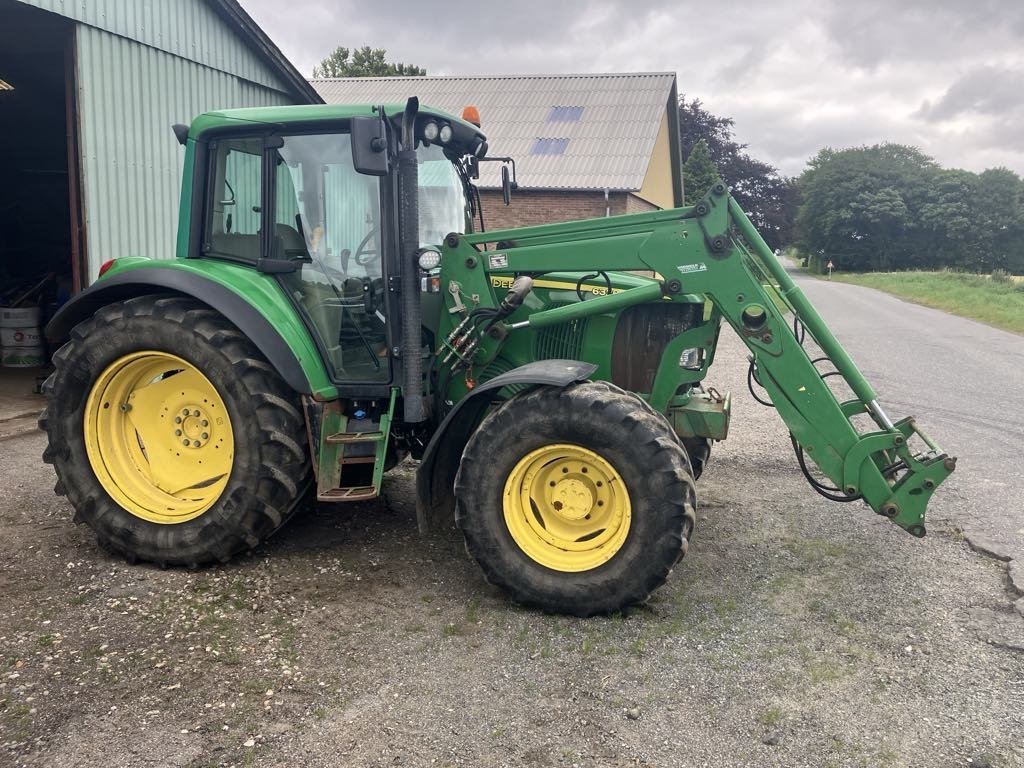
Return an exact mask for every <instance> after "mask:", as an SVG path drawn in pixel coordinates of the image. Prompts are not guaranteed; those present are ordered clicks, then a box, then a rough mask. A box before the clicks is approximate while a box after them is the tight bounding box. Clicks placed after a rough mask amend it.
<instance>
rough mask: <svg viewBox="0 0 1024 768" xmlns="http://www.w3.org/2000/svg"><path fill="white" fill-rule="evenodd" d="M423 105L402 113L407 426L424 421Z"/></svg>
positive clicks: (407, 107) (411, 106)
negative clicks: (419, 128) (419, 152)
mask: <svg viewBox="0 0 1024 768" xmlns="http://www.w3.org/2000/svg"><path fill="white" fill-rule="evenodd" d="M419 108H420V102H419V99H417V98H416V97H415V96H413V97H412V98H410V99H409V100H408V101H407V102H406V104H405V112H404V113H403V114H402V148H401V150H400V151H399V152H398V183H399V198H398V208H399V214H398V216H399V226H400V227H401V230H402V242H401V248H400V253H399V258H400V260H401V266H400V269H401V283H400V285H401V289H402V295H401V307H402V347H401V357H402V372H403V375H402V392H403V395H404V419H405V423H406V424H419V423H421V422H422V421H423V419H424V416H423V360H422V359H421V357H420V351H421V349H422V342H423V318H422V315H421V312H420V285H419V279H418V278H419V274H418V272H417V266H418V265H417V264H416V251H417V250H419V247H420V228H419V224H420V217H419V166H418V165H417V162H416V113H417V112H419Z"/></svg>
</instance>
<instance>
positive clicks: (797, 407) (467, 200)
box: [41, 99, 955, 615]
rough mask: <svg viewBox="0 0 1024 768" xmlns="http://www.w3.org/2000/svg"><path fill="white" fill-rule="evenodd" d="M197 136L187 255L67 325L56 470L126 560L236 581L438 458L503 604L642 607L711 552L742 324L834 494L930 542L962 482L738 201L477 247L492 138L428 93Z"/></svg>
mask: <svg viewBox="0 0 1024 768" xmlns="http://www.w3.org/2000/svg"><path fill="white" fill-rule="evenodd" d="M175 133H176V134H177V136H178V139H179V141H180V142H181V143H182V144H183V145H184V154H185V165H184V168H185V170H184V183H183V188H182V194H181V208H180V225H179V229H178V241H177V251H176V254H175V255H176V257H177V258H174V259H166V260H151V259H149V258H143V257H130V258H119V259H116V260H112V261H109V262H107V263H105V264H104V265H103V267H102V269H101V270H100V278H99V279H98V280H97V281H96V282H95V284H94V285H93V286H92V287H91V288H89V289H88V290H86V291H84V292H83V293H81V294H80V295H79V296H78V297H77V298H76V299H75V300H74V301H72V302H70V303H69V304H68V305H66V306H65V307H64V308H63V309H62V310H61V312H60V313H59V314H58V315H57V316H56V317H55V318H54V320H53V321H52V323H51V324H50V326H49V328H48V334H49V336H50V338H51V339H52V340H54V341H59V340H66V343H64V345H63V346H61V347H60V349H59V351H58V352H57V353H56V354H55V355H54V365H55V372H54V373H53V375H52V376H51V377H50V379H49V380H48V381H47V383H46V387H45V389H46V393H47V396H48V407H47V412H46V414H44V417H43V419H42V422H41V425H42V427H43V428H44V429H45V430H46V431H47V433H48V436H49V445H48V447H47V449H46V452H45V455H44V458H45V459H46V460H47V461H48V462H51V463H52V464H53V465H54V468H55V470H56V473H57V478H58V482H57V486H56V491H57V493H60V494H66V495H67V497H68V499H69V500H70V502H71V505H72V506H73V507H74V509H75V517H76V520H78V521H81V522H84V523H86V524H87V525H89V526H90V527H91V528H92V529H93V530H94V531H95V533H96V535H97V537H98V539H99V542H100V544H101V545H102V546H104V547H105V548H107V549H108V550H110V551H112V552H114V553H118V554H120V555H122V556H124V557H126V558H127V559H128V560H130V561H135V560H144V561H151V562H155V563H159V564H161V565H183V566H188V567H197V566H200V565H202V564H204V563H211V562H217V561H226V560H228V559H229V558H231V557H232V556H233V555H235V554H237V553H239V552H241V551H245V550H250V549H252V548H253V547H256V546H257V545H259V544H260V542H262V541H264V540H265V539H266V538H267V537H268V536H270V535H271V534H273V533H274V532H275V531H276V530H278V529H279V528H280V527H281V526H282V525H283V524H284V523H285V522H286V521H287V520H288V518H289V517H290V516H291V515H292V514H293V512H294V511H295V510H296V509H297V507H298V506H299V502H300V500H301V499H303V498H304V497H305V496H306V495H307V493H308V494H315V497H316V499H318V500H319V501H323V502H352V501H363V500H366V499H372V498H374V497H376V496H378V495H379V494H380V492H381V485H382V482H383V476H384V473H385V472H386V471H387V470H389V469H390V468H391V467H393V466H395V464H396V463H398V462H399V461H400V460H402V459H403V458H404V457H406V456H409V455H411V456H412V457H413V458H414V459H418V460H419V462H420V463H419V466H418V470H417V472H418V477H417V496H418V499H417V504H418V516H419V524H420V526H421V527H422V528H424V529H426V528H429V527H430V526H432V525H438V524H441V523H444V522H445V521H448V522H449V523H450V521H451V520H452V519H453V518H454V520H455V522H456V523H457V525H458V527H459V528H460V529H461V531H462V533H463V534H464V536H465V539H466V545H467V548H468V550H469V552H470V553H471V554H472V556H473V557H474V558H476V560H477V561H478V562H479V563H480V566H481V567H482V568H483V571H484V573H485V575H486V577H487V579H488V580H490V581H491V582H493V583H495V584H497V585H500V586H501V587H503V588H504V589H505V590H507V591H508V592H509V593H510V594H511V595H512V597H513V598H515V599H517V600H519V601H521V602H524V603H527V604H530V605H534V606H538V607H541V608H543V609H547V610H554V611H564V612H569V613H573V614H578V615H590V614H594V613H598V612H607V611H614V610H618V609H621V608H623V607H625V606H628V605H630V604H632V603H636V602H638V601H642V600H644V599H645V598H646V597H647V596H648V595H649V594H650V593H651V592H652V591H653V590H654V589H656V588H657V587H658V586H659V585H661V584H662V583H663V582H664V581H665V579H666V577H667V576H668V573H669V571H670V569H671V568H672V567H673V566H674V565H675V564H676V562H677V561H678V560H679V558H680V557H681V556H682V555H683V554H684V553H685V552H686V549H687V546H688V542H689V540H690V537H691V534H692V532H693V527H694V521H695V516H694V511H695V508H696V503H697V501H696V494H695V489H694V479H695V478H696V477H697V476H698V475H699V474H700V472H701V471H702V469H703V467H704V464H705V462H706V461H707V460H708V453H709V448H710V445H711V443H712V441H715V440H722V439H724V438H725V437H726V434H727V431H728V423H729V397H728V396H727V395H726V396H723V395H721V394H719V393H718V392H717V391H716V390H715V389H714V388H712V387H710V386H704V385H703V382H704V380H705V377H706V375H707V373H708V369H709V367H710V366H711V364H712V362H713V361H714V358H715V348H716V344H717V340H718V335H719V331H720V329H721V326H722V323H723V321H724V322H725V323H728V324H729V325H730V326H731V327H732V328H733V329H734V330H735V332H736V333H737V334H738V335H739V337H740V338H741V339H742V340H743V342H744V343H745V344H746V345H747V347H748V348H749V350H750V360H751V363H750V366H751V367H750V378H751V380H752V383H755V382H756V384H758V385H759V386H760V387H761V389H760V390H759V391H760V392H761V394H760V395H759V397H760V398H761V399H762V400H765V402H768V403H770V404H772V405H774V407H775V408H776V409H777V410H778V413H779V416H780V417H781V418H782V420H783V422H785V424H786V426H787V427H788V429H789V431H790V433H791V435H792V439H793V444H794V447H795V449H796V456H797V459H798V462H799V464H800V466H801V467H802V468H803V470H804V473H805V474H806V475H807V477H808V479H809V480H810V481H811V483H812V485H814V487H815V489H816V490H818V491H819V492H820V493H822V494H824V495H826V496H828V497H829V498H832V499H835V500H837V501H854V500H862V501H863V502H864V503H866V504H867V505H868V506H870V507H871V508H872V509H873V510H874V511H875V512H877V513H879V514H881V515H884V516H886V517H888V518H889V519H891V520H892V521H893V522H894V523H896V525H898V526H900V527H901V528H904V529H906V530H907V531H909V532H910V533H911V534H913V535H915V536H923V535H924V533H925V508H926V506H927V504H928V501H929V498H930V497H931V495H932V492H933V491H934V490H935V488H936V487H937V486H938V485H939V483H941V482H942V481H943V480H944V479H945V478H946V477H947V476H948V475H949V473H950V472H951V471H952V470H953V468H954V465H955V460H954V459H952V458H950V457H948V456H947V455H946V454H945V453H943V452H942V451H941V449H940V448H939V447H938V446H937V445H935V443H934V442H933V441H931V440H930V439H929V438H928V437H927V436H925V435H924V434H922V432H921V431H920V430H919V429H918V427H917V426H916V424H915V423H914V420H913V419H912V418H905V419H902V420H899V421H893V420H891V419H890V418H889V417H888V416H887V415H886V413H885V412H884V411H883V410H882V408H881V407H880V406H879V404H878V401H877V399H876V396H875V393H874V391H873V390H872V388H871V386H870V385H869V384H868V382H867V381H866V380H865V379H864V377H863V376H862V375H861V374H860V372H859V371H858V370H857V368H856V367H855V366H854V364H853V363H852V362H851V360H850V358H849V357H848V356H847V355H846V353H845V352H844V351H843V349H842V347H841V346H840V345H839V343H838V342H837V341H836V339H835V338H834V337H833V335H832V333H830V332H829V329H828V328H827V327H826V326H825V324H824V323H823V322H822V320H821V319H820V317H819V316H818V315H817V314H816V312H815V311H814V309H813V308H812V307H811V305H810V304H809V303H808V301H807V299H806V298H805V297H804V296H803V294H802V293H801V291H800V289H799V288H798V287H797V286H796V285H794V283H793V281H792V280H791V279H790V277H789V276H788V275H787V273H786V272H785V270H784V269H783V268H782V267H781V266H780V264H779V263H778V261H777V260H776V258H775V257H774V255H773V254H772V252H771V251H770V250H769V249H768V247H767V246H766V245H765V243H764V241H763V240H762V239H761V237H760V236H759V235H758V233H757V231H756V230H755V228H754V227H753V226H752V225H751V223H750V221H749V220H748V218H747V216H746V215H745V214H744V212H743V211H742V210H741V208H740V207H739V205H737V203H736V201H735V200H734V199H732V198H731V197H730V194H729V190H728V189H727V188H726V187H725V186H724V185H722V184H719V185H716V186H715V187H714V188H713V189H712V190H710V192H709V193H708V194H707V195H706V196H705V197H704V198H703V199H702V200H700V201H699V202H698V203H697V204H696V205H693V206H690V207H686V208H679V209H675V210H665V211H656V212H650V213H641V214H634V215H626V216H613V217H610V218H603V219H594V220H588V221H576V222H570V223H563V224H551V225H545V226H537V227H528V228H521V229H516V230H504V231H490V232H472V231H471V229H472V227H471V223H472V221H473V219H474V216H473V211H474V199H478V196H476V195H475V194H474V192H475V184H474V179H475V178H478V174H479V169H480V163H481V161H483V160H486V159H487V158H486V153H487V141H486V138H485V136H484V134H483V133H482V132H481V130H480V127H479V126H478V125H477V124H475V123H474V122H473V121H471V120H470V119H462V118H459V117H455V116H453V115H450V114H446V113H444V112H441V111H438V110H434V109H428V108H422V109H421V108H420V106H419V104H418V103H417V101H416V100H415V99H410V100H409V102H408V103H407V104H405V105H392V106H388V105H383V106H372V105H365V106H297V107H278V108H267V109H241V110H231V111H223V112H211V113H208V114H203V115H201V116H199V117H198V118H196V119H195V120H194V121H193V122H192V124H191V125H190V126H187V127H186V126H175ZM505 167H506V168H507V166H505ZM504 178H505V179H506V180H507V179H508V174H504ZM508 186H510V183H509V182H507V181H506V192H507V188H508ZM805 343H807V344H811V345H812V347H813V348H814V349H815V350H819V351H816V352H813V353H812V352H809V351H807V350H805V346H804V345H805ZM812 347H808V349H809V348H812ZM823 377H828V378H827V380H826V378H823ZM838 381H843V382H845V384H846V385H847V387H848V388H849V390H850V391H851V392H852V395H850V396H849V399H845V400H844V399H840V398H837V396H836V395H834V394H833V390H832V389H831V388H830V386H829V385H828V383H829V382H838ZM865 422H867V424H865ZM808 458H809V459H810V461H811V463H813V464H814V465H817V469H814V468H813V467H812V466H811V467H809V466H808V462H807V459H808Z"/></svg>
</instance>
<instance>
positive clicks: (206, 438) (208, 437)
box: [202, 432, 210, 440]
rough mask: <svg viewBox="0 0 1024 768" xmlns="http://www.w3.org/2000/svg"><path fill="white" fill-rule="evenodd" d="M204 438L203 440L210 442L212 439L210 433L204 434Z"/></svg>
mask: <svg viewBox="0 0 1024 768" xmlns="http://www.w3.org/2000/svg"><path fill="white" fill-rule="evenodd" d="M202 437H203V440H209V439H210V433H209V432H203V435H202Z"/></svg>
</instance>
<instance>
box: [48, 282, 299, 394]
mask: <svg viewBox="0 0 1024 768" xmlns="http://www.w3.org/2000/svg"><path fill="white" fill-rule="evenodd" d="M168 292H173V293H177V294H180V295H184V296H191V297H192V298H194V299H196V300H197V301H201V302H202V303H203V304H206V305H207V306H208V307H210V308H211V309H215V310H216V311H218V312H220V313H221V314H222V315H224V317H226V318H227V319H228V320H229V321H230V322H231V323H232V324H233V325H234V326H235V327H236V328H238V330H240V331H241V332H242V333H244V334H245V335H246V336H248V337H249V338H250V339H251V340H252V342H253V344H255V345H256V347H257V348H258V349H259V351H260V352H262V353H263V356H264V357H266V358H267V361H268V362H269V363H270V364H271V365H272V366H274V368H275V369H276V370H277V372H278V373H279V374H280V375H281V378H283V379H284V380H285V382H287V384H288V386H289V387H291V388H292V389H294V390H295V391H296V392H299V393H301V394H304V395H308V394H311V393H312V387H311V386H310V384H309V379H308V378H306V374H305V372H304V371H303V370H302V365H301V364H300V363H299V360H298V359H297V358H296V357H295V355H294V353H293V352H292V350H291V348H290V347H289V346H288V344H287V343H286V342H285V340H284V338H282V336H281V334H280V333H278V332H277V329H276V328H274V326H273V325H271V324H270V322H269V321H268V320H267V319H266V317H264V316H263V314H262V313H261V312H260V311H259V310H258V309H256V307H254V306H253V305H252V304H250V303H249V302H247V301H246V300H245V299H243V298H242V297H241V296H239V295H238V294H237V293H235V292H234V291H232V290H231V289H229V288H225V287H224V286H223V285H221V284H220V283H216V282H214V281H213V280H209V279H208V278H205V277H202V276H201V275H197V274H195V273H192V272H182V271H177V270H171V269H160V268H152V269H150V268H146V267H142V268H139V269H133V270H131V271H128V272H125V273H123V274H120V275H111V276H110V277H106V278H104V279H102V280H99V281H98V282H96V283H94V284H93V285H92V286H90V287H89V288H87V289H86V290H84V291H82V292H81V293H80V294H78V295H77V296H75V297H74V298H73V299H71V301H69V302H68V303H67V304H65V305H64V306H63V307H61V308H60V310H59V311H58V312H57V314H56V315H54V316H53V319H52V320H51V321H50V323H49V324H48V325H47V326H46V338H47V339H48V340H49V341H51V342H53V343H58V342H61V341H63V340H64V339H67V338H68V336H69V334H70V333H71V329H72V328H74V327H75V326H76V325H78V324H79V323H80V322H82V321H83V320H86V319H88V318H89V317H91V316H92V315H93V314H94V313H95V312H96V310H98V309H99V308H100V307H103V306H106V305H107V304H111V303H113V302H115V301H124V300H125V299H130V298H133V297H135V296H145V295H148V294H154V293H168Z"/></svg>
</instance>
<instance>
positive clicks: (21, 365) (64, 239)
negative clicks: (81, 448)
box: [0, 0, 84, 434]
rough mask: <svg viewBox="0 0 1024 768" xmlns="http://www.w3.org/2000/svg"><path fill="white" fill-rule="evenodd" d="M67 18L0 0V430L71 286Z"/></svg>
mask: <svg viewBox="0 0 1024 768" xmlns="http://www.w3.org/2000/svg"><path fill="white" fill-rule="evenodd" d="M75 82H76V79H75V54H74V24H73V23H72V22H70V21H69V20H67V19H65V18H63V17H61V16H58V15H56V14H52V13H47V12H46V11H41V10H39V9H37V8H33V7H31V6H28V5H26V4H24V3H20V2H15V1H14V0H0V147H2V149H0V157H2V158H3V162H0V434H2V432H3V422H4V420H5V419H11V418H14V417H16V416H20V415H21V414H22V413H23V412H28V411H30V410H33V409H34V410H38V409H39V405H40V399H39V397H38V395H35V396H33V394H32V393H33V391H34V390H37V389H38V384H39V382H40V381H41V379H42V378H43V377H44V376H45V374H46V368H47V365H48V363H49V354H50V352H51V351H52V350H48V349H47V348H46V345H45V340H44V339H43V338H42V334H41V331H40V329H41V328H42V327H44V326H45V324H46V322H47V320H48V319H49V318H50V317H51V316H52V315H53V313H54V312H55V311H56V309H57V307H59V306H60V304H61V303H63V302H64V301H67V299H68V298H69V297H70V296H71V295H72V294H73V293H75V292H76V291H77V290H80V289H81V287H82V273H83V269H82V267H83V264H84V253H83V252H82V246H81V243H82V238H81V223H80V222H81V217H80V210H81V206H80V199H79V194H80V193H79V183H78V141H77V124H76V117H75V115H76V113H75V105H74V94H75Z"/></svg>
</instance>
